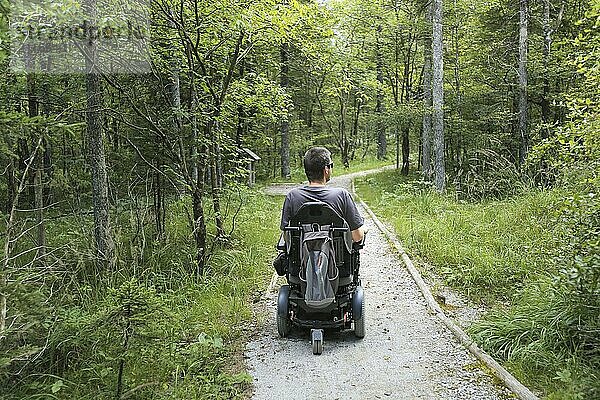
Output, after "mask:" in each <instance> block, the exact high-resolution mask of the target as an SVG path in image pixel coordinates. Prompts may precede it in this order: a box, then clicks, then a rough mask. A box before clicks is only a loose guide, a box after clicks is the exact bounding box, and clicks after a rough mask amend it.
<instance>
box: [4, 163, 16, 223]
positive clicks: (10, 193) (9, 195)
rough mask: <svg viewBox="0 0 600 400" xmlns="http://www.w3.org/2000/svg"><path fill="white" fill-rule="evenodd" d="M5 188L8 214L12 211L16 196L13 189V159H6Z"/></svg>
mask: <svg viewBox="0 0 600 400" xmlns="http://www.w3.org/2000/svg"><path fill="white" fill-rule="evenodd" d="M6 188H7V197H6V209H5V210H6V214H7V215H8V214H10V211H11V209H12V203H13V199H14V197H15V194H16V187H15V161H14V159H13V157H9V158H8V168H7V170H6Z"/></svg>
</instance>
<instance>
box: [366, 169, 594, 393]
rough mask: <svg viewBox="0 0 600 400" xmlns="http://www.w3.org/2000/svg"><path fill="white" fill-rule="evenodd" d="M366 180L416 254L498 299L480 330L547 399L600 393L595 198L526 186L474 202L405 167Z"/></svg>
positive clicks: (451, 279) (478, 335)
mask: <svg viewBox="0 0 600 400" xmlns="http://www.w3.org/2000/svg"><path fill="white" fill-rule="evenodd" d="M357 190H358V192H359V195H360V196H361V198H362V199H363V200H365V201H366V202H367V203H368V204H369V206H370V207H372V208H373V211H374V212H375V213H376V214H377V215H378V216H380V217H381V218H382V219H383V220H386V221H388V222H389V223H390V224H391V225H392V226H393V228H394V230H395V232H396V234H397V236H398V237H399V239H400V240H401V241H402V242H403V243H404V244H405V246H406V248H407V251H408V252H409V253H410V254H411V255H412V256H416V257H418V258H420V259H422V260H424V261H425V262H427V263H429V264H431V265H432V266H433V268H434V271H435V273H436V274H437V275H439V276H441V277H443V278H444V279H445V281H446V283H447V284H449V285H451V286H452V287H454V288H457V289H459V290H461V291H462V292H463V293H465V294H467V295H468V297H469V298H470V299H472V300H473V301H475V302H484V303H486V304H487V305H488V307H490V309H491V311H490V312H489V313H488V314H487V315H486V316H485V317H484V318H483V320H482V321H479V322H478V323H476V324H475V325H474V326H473V327H472V328H471V334H472V335H473V337H474V338H475V339H476V341H477V342H478V343H479V344H480V345H482V347H483V348H484V349H485V350H486V351H488V352H490V354H492V355H493V356H494V357H496V358H497V359H499V360H503V361H504V363H505V365H506V366H507V367H508V369H509V370H510V371H511V372H513V373H514V374H515V375H516V376H517V377H518V378H519V379H521V380H522V381H523V382H524V383H525V384H527V385H529V386H531V387H532V388H534V389H536V390H537V391H539V392H541V393H542V395H543V397H545V398H548V399H588V398H590V399H591V398H598V397H599V396H600V384H599V383H598V382H600V376H599V374H598V371H599V370H600V368H599V367H600V354H599V350H598V349H600V325H599V323H598V315H599V310H600V302H599V301H600V299H599V296H598V293H599V292H598V290H599V283H598V275H599V274H598V265H600V262H599V260H600V258H599V257H600V256H599V255H598V253H599V252H598V249H599V248H600V245H599V243H598V240H599V239H598V226H599V224H598V220H597V217H598V215H600V213H599V212H598V211H600V207H598V204H597V203H598V202H597V201H596V200H594V201H590V200H589V199H587V200H586V201H585V202H584V201H580V200H578V197H577V196H573V195H570V194H568V193H566V192H565V191H564V190H563V191H561V190H547V191H541V190H534V189H526V190H522V191H521V192H520V193H519V194H518V195H514V196H512V197H509V198H507V199H504V200H480V201H476V202H468V201H463V200H457V199H456V197H457V196H455V195H454V194H448V195H439V194H437V193H435V192H434V191H433V190H432V189H431V187H430V185H429V184H427V183H425V182H423V181H421V180H420V179H419V178H418V177H417V176H410V177H402V176H401V175H399V174H398V173H397V172H396V171H389V172H385V173H381V174H378V175H374V176H370V177H367V178H364V179H362V180H360V181H357ZM590 196H592V197H593V196H594V193H593V192H592V194H591V195H590ZM594 204H595V206H594ZM584 205H585V207H584ZM586 207H587V208H586ZM594 207H595V208H594ZM594 215H595V216H596V217H595V218H596V219H594V217H593V216H594Z"/></svg>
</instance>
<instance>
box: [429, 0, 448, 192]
mask: <svg viewBox="0 0 600 400" xmlns="http://www.w3.org/2000/svg"><path fill="white" fill-rule="evenodd" d="M432 11H433V35H432V37H433V50H432V55H433V79H432V104H433V115H432V117H433V151H434V155H435V164H434V165H435V170H434V173H435V188H436V190H437V191H438V192H444V191H445V190H446V169H445V164H444V163H445V159H444V49H443V46H444V44H443V35H442V0H433V9H432Z"/></svg>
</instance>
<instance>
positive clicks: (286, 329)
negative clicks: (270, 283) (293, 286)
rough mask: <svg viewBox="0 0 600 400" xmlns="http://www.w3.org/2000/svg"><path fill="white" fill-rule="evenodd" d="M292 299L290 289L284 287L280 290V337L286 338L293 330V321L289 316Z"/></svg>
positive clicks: (278, 304) (278, 301) (278, 317)
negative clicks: (289, 303)
mask: <svg viewBox="0 0 600 400" xmlns="http://www.w3.org/2000/svg"><path fill="white" fill-rule="evenodd" d="M289 298H290V287H289V286H288V285H283V286H282V287H280V288H279V296H278V297H277V332H278V333H279V336H281V337H286V336H287V335H289V333H290V331H291V330H292V321H290V317H289V315H288V301H289Z"/></svg>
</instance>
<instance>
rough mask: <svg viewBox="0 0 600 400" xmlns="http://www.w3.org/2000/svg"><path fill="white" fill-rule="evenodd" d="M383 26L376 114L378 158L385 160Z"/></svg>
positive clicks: (378, 47) (379, 51)
mask: <svg viewBox="0 0 600 400" xmlns="http://www.w3.org/2000/svg"><path fill="white" fill-rule="evenodd" d="M382 30H383V28H382V26H381V24H380V25H377V41H376V46H377V49H376V51H377V60H376V62H377V66H376V69H377V102H376V105H375V114H376V116H377V159H378V160H384V159H385V158H386V156H387V138H386V135H385V125H384V124H383V112H384V109H383V54H382V52H381V44H380V43H379V38H380V37H381V32H382Z"/></svg>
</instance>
